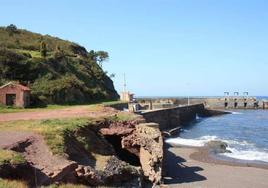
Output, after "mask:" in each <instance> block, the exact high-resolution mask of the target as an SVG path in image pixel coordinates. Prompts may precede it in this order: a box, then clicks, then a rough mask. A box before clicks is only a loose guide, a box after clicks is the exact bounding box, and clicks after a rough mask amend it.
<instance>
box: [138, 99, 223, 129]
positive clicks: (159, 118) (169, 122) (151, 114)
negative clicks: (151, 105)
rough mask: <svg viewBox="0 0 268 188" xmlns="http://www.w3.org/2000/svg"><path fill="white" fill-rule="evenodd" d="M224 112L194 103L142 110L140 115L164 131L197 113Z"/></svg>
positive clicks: (202, 114)
mask: <svg viewBox="0 0 268 188" xmlns="http://www.w3.org/2000/svg"><path fill="white" fill-rule="evenodd" d="M225 113H227V112H222V111H217V110H208V109H206V108H205V106H204V104H194V105H190V106H182V107H173V108H165V109H156V110H150V111H143V112H141V115H142V116H143V117H144V119H145V120H146V122H155V123H158V124H159V128H160V130H161V131H165V130H169V129H173V128H176V127H180V126H182V124H183V123H187V122H189V121H192V120H194V119H195V118H196V116H197V115H198V116H200V117H209V116H214V115H221V114H225Z"/></svg>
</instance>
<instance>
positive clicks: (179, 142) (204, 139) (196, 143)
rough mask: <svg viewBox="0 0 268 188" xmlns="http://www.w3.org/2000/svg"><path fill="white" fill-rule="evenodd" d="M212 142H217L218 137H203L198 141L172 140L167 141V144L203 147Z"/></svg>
mask: <svg viewBox="0 0 268 188" xmlns="http://www.w3.org/2000/svg"><path fill="white" fill-rule="evenodd" d="M211 140H217V136H202V137H200V138H197V139H185V138H180V137H178V138H170V139H167V140H166V143H169V144H174V145H182V146H194V147H202V146H204V145H205V144H206V143H207V142H209V141H211Z"/></svg>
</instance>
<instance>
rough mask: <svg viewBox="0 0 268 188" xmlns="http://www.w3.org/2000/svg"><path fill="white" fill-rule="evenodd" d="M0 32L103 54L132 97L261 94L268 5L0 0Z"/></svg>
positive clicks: (194, 0)
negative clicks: (54, 39)
mask: <svg viewBox="0 0 268 188" xmlns="http://www.w3.org/2000/svg"><path fill="white" fill-rule="evenodd" d="M0 5H1V6H0V25H2V26H6V25H9V24H11V23H13V24H15V25H17V26H18V27H19V28H24V29H27V30H31V31H34V32H38V33H42V34H50V35H52V36H58V37H60V38H63V39H68V40H70V41H74V42H77V43H79V44H81V45H83V46H85V47H86V48H87V49H88V50H90V49H94V50H105V51H108V52H109V54H110V60H109V61H108V62H106V63H105V64H104V69H105V70H107V71H108V72H109V73H115V74H116V77H115V78H114V79H113V80H114V82H115V86H116V89H117V90H118V91H121V90H122V88H123V74H124V73H126V77H127V88H128V89H129V90H131V91H132V92H134V93H135V94H136V95H138V96H186V95H192V96H201V95H210V96H213V95H222V94H223V92H224V91H230V92H234V91H240V92H243V91H249V93H250V94H251V95H268V87H267V86H266V83H267V82H268V76H267V73H268V11H267V10H268V1H265V0H263V1H261V0H251V1H249V0H222V1H218V0H135V1H132V0H75V1H74V0H73V1H71V0H68V1H67V0H66V1H63V0H58V1H55V0H54V1H53V0H39V1H36V0H0Z"/></svg>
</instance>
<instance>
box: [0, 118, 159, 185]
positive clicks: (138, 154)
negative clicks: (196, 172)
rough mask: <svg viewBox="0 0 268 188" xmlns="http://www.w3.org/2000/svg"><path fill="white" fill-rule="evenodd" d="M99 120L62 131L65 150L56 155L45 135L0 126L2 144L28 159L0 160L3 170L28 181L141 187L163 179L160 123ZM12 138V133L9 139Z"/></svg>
mask: <svg viewBox="0 0 268 188" xmlns="http://www.w3.org/2000/svg"><path fill="white" fill-rule="evenodd" d="M143 122H144V120H143V119H142V118H138V119H136V120H133V121H112V120H101V121H98V122H96V123H94V124H89V125H86V126H81V127H80V128H78V129H76V131H65V133H64V143H65V144H64V151H65V154H64V156H58V155H53V154H52V153H51V151H50V149H49V148H48V146H47V145H46V143H45V140H44V139H43V137H42V136H41V135H38V134H35V133H31V132H1V133H0V139H1V140H3V139H5V142H1V143H2V144H0V148H2V149H7V150H13V151H16V152H18V153H21V154H22V155H23V156H24V158H25V160H26V163H25V164H20V165H16V166H14V165H11V164H5V165H1V166H0V176H1V177H4V178H11V179H23V180H26V181H27V182H28V183H29V185H32V186H35V185H49V184H51V183H79V184H85V185H89V186H102V185H106V186H127V187H142V186H144V185H145V184H146V185H148V184H151V185H157V184H160V182H161V174H162V159H163V140H162V136H161V132H160V131H159V128H158V125H157V124H153V123H150V124H148V123H143ZM11 138H12V139H11Z"/></svg>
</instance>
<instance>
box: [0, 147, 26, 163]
mask: <svg viewBox="0 0 268 188" xmlns="http://www.w3.org/2000/svg"><path fill="white" fill-rule="evenodd" d="M25 162H26V161H25V159H24V158H23V156H22V155H21V154H19V153H17V152H14V151H10V150H3V149H0V165H3V164H11V165H16V164H23V163H25Z"/></svg>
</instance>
